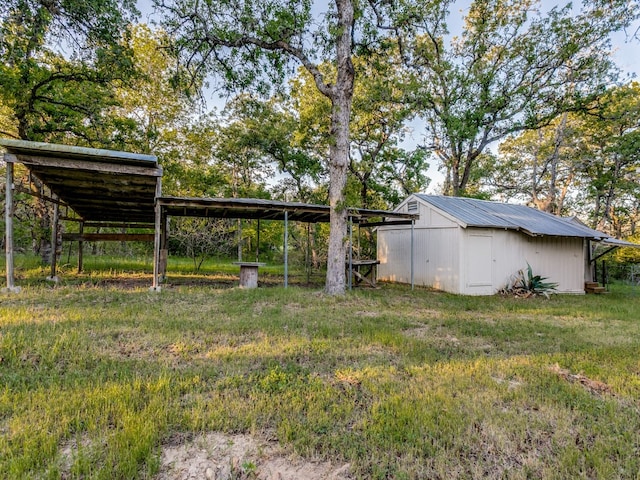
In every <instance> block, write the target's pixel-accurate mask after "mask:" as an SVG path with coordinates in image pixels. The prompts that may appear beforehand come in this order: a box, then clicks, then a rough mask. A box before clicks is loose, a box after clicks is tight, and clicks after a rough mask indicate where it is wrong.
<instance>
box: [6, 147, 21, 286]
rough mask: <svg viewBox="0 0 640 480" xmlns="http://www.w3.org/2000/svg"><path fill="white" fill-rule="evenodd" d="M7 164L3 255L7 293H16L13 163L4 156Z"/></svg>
mask: <svg viewBox="0 0 640 480" xmlns="http://www.w3.org/2000/svg"><path fill="white" fill-rule="evenodd" d="M4 158H5V161H6V164H7V184H6V188H5V205H4V218H5V230H6V234H7V236H6V242H5V253H6V258H7V287H6V289H5V290H6V291H7V292H9V293H17V292H19V291H20V287H16V286H15V284H14V283H13V162H10V161H9V160H8V159H7V156H6V155H5V157H4Z"/></svg>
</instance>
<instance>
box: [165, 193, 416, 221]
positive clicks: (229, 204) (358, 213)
mask: <svg viewBox="0 0 640 480" xmlns="http://www.w3.org/2000/svg"><path fill="white" fill-rule="evenodd" d="M158 201H159V204H160V205H161V206H162V209H163V211H164V212H165V213H166V214H167V215H170V216H182V217H215V218H249V219H263V220H284V218H285V212H286V213H287V219H288V220H291V221H301V222H309V223H317V222H328V221H329V206H328V205H317V204H310V203H300V202H281V201H278V200H270V199H261V198H189V197H160V198H159V199H158ZM347 210H348V213H347V214H348V215H351V216H353V217H355V218H356V219H357V220H362V221H365V220H367V219H371V218H378V217H382V218H385V219H394V220H396V221H402V220H406V221H408V222H409V223H411V219H414V218H417V215H412V214H407V213H399V212H389V211H387V210H371V209H364V208H348V209H347ZM391 221H393V220H391Z"/></svg>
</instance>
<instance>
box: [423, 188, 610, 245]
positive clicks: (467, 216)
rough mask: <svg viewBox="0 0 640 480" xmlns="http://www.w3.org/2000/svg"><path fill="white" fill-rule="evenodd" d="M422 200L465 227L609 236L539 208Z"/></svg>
mask: <svg viewBox="0 0 640 480" xmlns="http://www.w3.org/2000/svg"><path fill="white" fill-rule="evenodd" d="M416 196H417V197H418V198H420V199H421V200H423V201H425V202H427V203H429V204H431V205H433V206H435V207H437V208H438V209H440V210H442V211H443V212H445V213H447V214H449V215H451V216H453V217H454V218H456V219H457V220H459V221H460V222H461V223H462V224H463V226H465V227H480V228H503V229H506V230H518V231H522V232H524V233H526V234H528V235H532V236H539V235H548V236H555V237H579V238H589V239H592V240H604V239H608V238H610V237H609V236H608V235H606V234H605V233H602V232H598V231H597V230H592V229H590V228H588V227H586V226H583V225H578V224H576V223H573V222H571V221H567V220H566V219H563V218H561V217H558V216H556V215H552V214H550V213H546V212H542V211H540V210H536V209H535V208H531V207H527V206H524V205H515V204H511V203H500V202H492V201H488V200H477V199H474V198H463V197H444V196H437V195H424V194H416Z"/></svg>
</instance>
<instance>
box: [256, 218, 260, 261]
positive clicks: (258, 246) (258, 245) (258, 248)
mask: <svg viewBox="0 0 640 480" xmlns="http://www.w3.org/2000/svg"><path fill="white" fill-rule="evenodd" d="M259 261H260V219H258V240H257V242H256V262H259Z"/></svg>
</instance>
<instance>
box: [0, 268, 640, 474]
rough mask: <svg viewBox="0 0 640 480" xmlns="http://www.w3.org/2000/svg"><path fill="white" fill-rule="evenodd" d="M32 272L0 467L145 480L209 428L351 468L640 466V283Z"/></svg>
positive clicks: (0, 404)
mask: <svg viewBox="0 0 640 480" xmlns="http://www.w3.org/2000/svg"><path fill="white" fill-rule="evenodd" d="M42 272H43V271H41V270H38V269H32V270H28V269H24V268H23V269H22V270H20V275H21V278H20V279H19V280H18V283H19V284H21V285H23V286H24V287H25V288H24V290H23V292H22V293H20V294H18V295H2V296H0V478H12V479H14V478H15V479H18V478H61V477H62V478H104V479H118V478H119V479H133V478H153V477H154V475H155V474H156V473H157V472H158V470H159V465H160V452H161V450H162V448H163V446H164V445H166V444H167V443H169V442H172V441H175V439H176V438H188V437H189V436H193V435H196V434H199V433H207V432H224V433H247V434H251V435H255V436H258V437H262V438H269V439H272V440H276V441H277V442H278V443H279V444H280V445H281V446H282V447H283V448H285V449H286V450H287V451H289V452H292V453H295V454H296V455H299V456H301V457H304V458H308V459H315V460H331V461H333V462H337V463H349V464H350V474H351V475H352V476H353V477H354V478H367V479H368V478H380V479H382V478H442V479H450V478H638V477H640V290H637V289H636V290H632V289H631V288H629V287H623V286H618V287H616V288H613V289H612V292H611V293H609V294H608V295H602V296H579V297H578V296H553V297H552V298H551V299H549V300H547V299H544V298H533V299H526V300H524V299H516V298H501V297H488V298H485V297H460V296H455V295H449V294H443V293H437V292H431V291H427V290H424V289H416V290H415V291H411V290H410V289H409V288H407V287H404V286H394V285H383V286H382V287H381V288H379V289H376V290H371V289H357V290H354V291H353V292H352V293H349V294H348V295H346V296H344V297H340V298H333V297H327V296H325V295H323V294H322V293H321V291H320V289H319V288H303V287H299V286H293V287H290V288H288V289H286V290H285V289H283V288H281V287H279V286H273V287H272V288H259V289H256V290H251V291H248V290H240V289H237V288H223V287H229V286H230V285H231V284H232V283H233V282H232V280H233V272H232V271H229V272H226V273H225V272H223V274H222V275H221V278H223V279H224V280H225V281H221V282H220V284H219V285H218V284H216V283H215V282H213V283H209V284H204V285H198V284H197V283H198V282H196V281H195V280H196V278H192V276H189V275H187V274H184V276H181V275H177V276H175V277H173V278H171V279H170V282H171V285H170V286H169V287H168V288H165V289H163V291H162V292H160V293H159V294H158V293H150V292H149V291H148V286H149V285H150V276H149V274H148V273H147V274H144V275H140V274H137V275H135V274H130V273H126V272H123V271H117V272H114V271H106V272H105V271H104V270H100V271H96V272H89V273H87V274H85V275H84V276H82V277H72V276H70V275H66V276H65V278H67V277H69V278H73V279H74V280H73V281H72V280H69V281H67V282H63V283H62V284H60V285H58V286H55V287H54V286H52V285H48V284H45V283H42V282H40V281H38V280H37V279H38V278H40V276H44V275H46V271H44V272H45V273H44V275H43V273H42ZM185 278H187V279H192V280H193V281H191V280H189V281H185ZM116 279H120V280H122V282H121V283H120V284H118V282H117V281H116ZM225 282H226V283H225ZM276 284H277V282H274V285H276ZM255 475H257V471H256V470H254V469H253V467H252V468H248V469H247V471H246V472H245V473H244V476H243V477H240V476H238V478H252V477H253V476H255Z"/></svg>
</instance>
